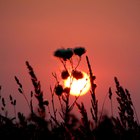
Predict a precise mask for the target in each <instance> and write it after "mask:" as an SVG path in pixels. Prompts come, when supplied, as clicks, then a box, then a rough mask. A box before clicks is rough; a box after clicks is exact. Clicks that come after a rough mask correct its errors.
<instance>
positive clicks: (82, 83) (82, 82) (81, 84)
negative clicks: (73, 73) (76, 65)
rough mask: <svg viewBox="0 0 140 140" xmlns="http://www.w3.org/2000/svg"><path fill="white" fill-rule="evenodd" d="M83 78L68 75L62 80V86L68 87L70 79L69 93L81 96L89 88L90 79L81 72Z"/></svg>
mask: <svg viewBox="0 0 140 140" xmlns="http://www.w3.org/2000/svg"><path fill="white" fill-rule="evenodd" d="M82 74H83V78H82V79H78V80H77V79H75V78H73V77H71V78H70V77H68V78H67V79H66V80H64V86H65V87H70V83H71V80H72V84H71V87H70V89H71V90H70V94H71V95H73V96H79V95H80V96H82V95H85V94H86V93H87V92H88V91H89V89H90V79H89V76H88V75H87V74H86V73H85V72H82Z"/></svg>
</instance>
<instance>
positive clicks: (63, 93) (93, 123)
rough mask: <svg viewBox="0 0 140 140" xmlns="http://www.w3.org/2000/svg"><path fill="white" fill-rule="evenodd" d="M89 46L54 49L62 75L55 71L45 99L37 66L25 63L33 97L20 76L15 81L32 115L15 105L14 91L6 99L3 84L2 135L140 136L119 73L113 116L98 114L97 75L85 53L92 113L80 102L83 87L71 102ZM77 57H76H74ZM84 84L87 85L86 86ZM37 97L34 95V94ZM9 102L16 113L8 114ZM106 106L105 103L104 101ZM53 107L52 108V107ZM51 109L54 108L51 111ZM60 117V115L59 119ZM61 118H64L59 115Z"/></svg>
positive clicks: (87, 139) (68, 139)
mask: <svg viewBox="0 0 140 140" xmlns="http://www.w3.org/2000/svg"><path fill="white" fill-rule="evenodd" d="M85 53H86V49H85V48H83V47H76V48H73V49H70V48H68V49H64V48H61V49H57V50H56V51H54V56H55V57H57V58H58V60H59V61H60V63H61V64H62V66H63V70H62V72H61V73H60V75H57V74H56V73H53V77H54V78H55V81H56V82H55V86H54V87H52V86H51V87H50V94H51V99H50V100H49V99H48V100H44V92H43V91H42V89H41V83H40V81H39V80H38V78H37V76H36V74H35V72H34V69H33V68H32V66H31V65H30V64H29V62H28V61H26V63H25V64H26V67H27V69H28V72H29V76H30V78H31V82H32V85H33V87H34V91H31V93H30V99H28V98H27V97H26V94H25V93H24V89H23V86H22V84H21V82H20V80H19V78H18V77H17V76H15V81H16V84H17V88H18V91H19V94H21V95H22V96H23V98H24V99H25V100H26V102H27V105H28V107H29V109H30V114H29V117H27V116H25V115H24V114H23V113H22V112H20V111H17V109H16V105H17V104H16V99H15V98H14V97H13V95H11V94H10V95H9V100H8V101H7V100H6V99H5V98H4V97H3V95H2V93H1V91H2V86H0V105H1V110H0V139H21V140H41V139H58V140H59V139H61V140H91V139H93V140H103V139H113V140H114V139H115V140H138V139H140V125H139V120H138V117H137V113H136V110H135V107H134V104H133V102H132V99H131V94H130V92H129V91H128V90H127V89H124V88H123V86H121V84H120V82H119V80H118V79H117V77H114V82H115V85H116V91H115V93H113V92H112V89H111V87H110V88H109V91H108V94H107V96H106V98H107V97H108V100H110V102H111V104H110V105H111V112H112V116H111V117H109V116H108V115H107V114H106V115H104V114H102V112H103V108H104V107H102V110H101V115H100V116H99V113H98V112H99V111H98V110H99V108H98V102H99V101H98V99H97V97H96V87H97V86H96V84H95V83H96V76H95V75H94V74H93V71H92V68H91V64H90V60H89V58H88V56H86V58H85V59H86V63H87V68H88V70H89V78H90V84H91V89H90V97H91V107H89V110H90V114H88V113H87V112H88V111H87V110H86V108H85V105H84V103H83V102H81V103H79V101H78V99H79V98H80V94H81V92H82V90H81V91H80V93H79V95H78V96H75V100H74V101H73V102H72V103H71V102H70V96H71V95H70V91H71V85H72V82H73V79H74V78H75V79H77V80H78V79H81V78H83V74H82V72H81V71H80V70H79V69H78V67H79V65H80V63H81V61H82V59H84V55H85ZM75 58H76V60H75ZM58 76H60V77H61V80H66V79H67V78H68V77H70V87H64V86H63V84H61V80H59V78H58ZM83 88H84V87H83ZM114 94H116V96H117V98H116V100H117V103H118V115H117V116H114V114H113V102H112V96H113V95H114ZM55 96H56V97H57V99H58V102H59V103H60V107H61V110H60V111H58V107H57V105H56V104H55V100H54V97H55ZM33 97H35V98H33ZM34 99H36V100H37V102H38V105H34V104H33V100H34ZM7 102H10V104H11V108H13V111H14V116H11V117H9V116H8V115H7V114H8V110H7ZM34 106H38V110H37V112H36V111H35V110H34ZM103 106H104V105H103ZM51 107H52V108H51ZM74 108H77V110H79V116H80V117H81V119H78V117H76V115H75V114H73V113H72V110H73V109H74ZM51 110H52V111H51ZM89 115H91V116H92V120H90V119H89ZM58 118H59V119H58ZM60 118H61V119H60Z"/></svg>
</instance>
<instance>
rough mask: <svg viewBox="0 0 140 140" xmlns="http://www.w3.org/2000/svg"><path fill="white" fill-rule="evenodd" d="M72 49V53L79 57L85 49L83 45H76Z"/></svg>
mask: <svg viewBox="0 0 140 140" xmlns="http://www.w3.org/2000/svg"><path fill="white" fill-rule="evenodd" d="M73 51H74V54H75V55H78V56H79V57H81V56H82V55H83V54H84V53H86V50H85V48H83V47H76V48H74V50H73Z"/></svg>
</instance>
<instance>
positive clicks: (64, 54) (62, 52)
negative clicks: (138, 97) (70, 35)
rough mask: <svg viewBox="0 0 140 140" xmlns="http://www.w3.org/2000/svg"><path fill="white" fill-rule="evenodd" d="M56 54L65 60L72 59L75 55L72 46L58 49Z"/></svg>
mask: <svg viewBox="0 0 140 140" xmlns="http://www.w3.org/2000/svg"><path fill="white" fill-rule="evenodd" d="M54 56H56V57H58V58H62V59H63V60H64V61H66V60H68V59H70V58H71V57H72V56H73V51H72V49H70V48H67V49H58V50H56V51H55V52H54Z"/></svg>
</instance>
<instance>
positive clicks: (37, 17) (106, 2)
mask: <svg viewBox="0 0 140 140" xmlns="http://www.w3.org/2000/svg"><path fill="white" fill-rule="evenodd" d="M76 46H83V47H85V48H86V50H87V53H86V55H88V57H89V60H90V62H91V66H92V69H93V72H94V74H95V75H96V77H97V79H96V84H97V90H96V94H97V98H98V100H99V104H100V106H101V105H102V103H103V100H104V97H105V95H106V93H107V92H108V88H109V87H110V86H111V87H112V89H113V91H114V93H115V84H114V76H117V77H118V79H119V81H120V83H121V84H122V85H123V86H124V87H125V88H127V89H128V90H129V91H130V92H131V97H132V100H133V102H134V105H135V107H136V110H137V113H138V116H139V118H140V110H139V106H140V0H0V85H1V86H2V93H1V94H2V95H3V96H5V97H6V98H7V102H8V96H9V94H12V95H13V96H14V97H15V98H16V99H19V101H17V104H18V106H19V108H22V109H24V111H25V108H26V107H27V106H26V105H25V106H23V105H24V99H23V97H22V96H21V95H20V94H19V93H18V91H17V88H18V86H17V85H16V82H15V80H14V76H15V75H16V76H17V77H18V78H19V79H20V81H21V83H22V84H23V87H24V89H25V92H26V94H28V93H30V91H31V90H33V88H32V85H31V81H30V77H29V75H28V70H27V68H26V65H25V61H26V60H27V61H29V63H30V64H31V65H32V67H33V68H34V71H35V73H36V75H37V77H38V79H39V80H40V81H41V84H42V90H43V91H44V93H45V95H46V98H48V100H49V98H50V90H49V88H50V85H52V86H54V82H55V80H54V77H53V76H52V72H56V73H58V74H59V72H60V71H61V70H62V65H61V63H60V62H59V61H58V60H57V59H56V58H54V57H53V52H54V51H55V50H56V49H58V48H61V47H64V48H68V47H69V48H73V47H76ZM79 69H81V70H83V71H85V72H88V68H87V64H86V61H85V56H83V58H82V63H81V64H80V67H79ZM27 96H28V95H27ZM89 97H90V95H89V93H88V94H86V95H84V97H83V96H82V97H81V99H80V100H79V101H83V102H86V105H87V107H88V106H90V101H89ZM87 102H89V104H87ZM114 102H115V96H114ZM105 106H106V107H105V108H106V110H108V111H107V112H108V113H109V112H110V109H109V105H108V101H107V103H106V105H105ZM114 108H115V109H114V110H116V109H117V107H115V106H114Z"/></svg>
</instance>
